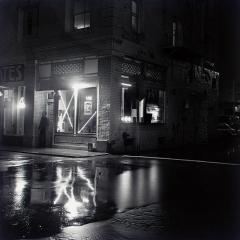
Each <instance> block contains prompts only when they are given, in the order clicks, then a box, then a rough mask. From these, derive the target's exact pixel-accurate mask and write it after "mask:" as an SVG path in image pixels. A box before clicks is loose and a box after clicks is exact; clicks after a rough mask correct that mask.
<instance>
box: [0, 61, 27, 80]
mask: <svg viewBox="0 0 240 240" xmlns="http://www.w3.org/2000/svg"><path fill="white" fill-rule="evenodd" d="M23 71H24V66H23V64H18V65H9V66H3V67H0V82H18V81H23Z"/></svg>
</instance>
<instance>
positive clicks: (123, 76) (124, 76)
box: [121, 75, 129, 79]
mask: <svg viewBox="0 0 240 240" xmlns="http://www.w3.org/2000/svg"><path fill="white" fill-rule="evenodd" d="M121 77H122V78H126V79H129V76H126V75H121Z"/></svg>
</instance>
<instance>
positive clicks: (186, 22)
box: [0, 0, 218, 152]
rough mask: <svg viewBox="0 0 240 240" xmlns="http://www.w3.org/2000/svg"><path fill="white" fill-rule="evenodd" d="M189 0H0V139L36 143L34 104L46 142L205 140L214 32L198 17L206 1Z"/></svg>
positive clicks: (117, 144) (120, 147) (213, 79)
mask: <svg viewBox="0 0 240 240" xmlns="http://www.w3.org/2000/svg"><path fill="white" fill-rule="evenodd" d="M198 2H200V1H194V0H189V1H184V3H183V2H182V1H181V3H180V2H179V1H175V2H173V1H172V2H171V3H169V1H166V0H165V1H160V2H158V1H154V0H146V1H139V0H132V1H131V0H122V1H118V0H114V1H113V0H103V1H98V0H88V1H87V0H65V1H64V0H52V1H47V0H29V1H26V0H12V1H11V3H10V2H9V1H7V0H2V1H0V29H1V33H2V36H3V37H2V38H1V40H0V43H1V44H0V91H1V97H0V105H1V108H0V109H1V110H0V126H1V128H0V141H1V142H2V143H3V144H15V145H23V146H38V134H39V133H38V126H39V121H40V118H41V114H42V112H43V111H46V112H47V116H48V118H49V120H50V125H49V130H48V133H47V146H53V145H55V146H65V147H66V146H68V145H70V146H71V147H84V146H86V144H88V143H93V146H96V149H97V150H98V151H108V150H111V151H113V152H120V151H124V149H125V148H126V145H128V146H127V148H128V149H129V150H131V151H143V150H152V149H157V148H158V147H159V144H161V143H162V142H169V141H168V140H174V141H173V142H175V143H176V144H177V143H178V142H179V143H180V142H182V140H183V142H186V143H187V142H189V141H193V138H194V139H196V141H202V140H203V141H206V140H207V134H205V133H200V132H201V131H202V130H203V131H204V129H207V130H206V131H207V132H208V129H209V123H210V121H209V119H210V118H211V116H214V112H215V110H216V102H217V95H218V93H217V92H218V87H217V86H218V80H217V79H218V73H217V72H216V70H215V69H214V61H215V55H216V53H215V52H213V53H211V52H208V51H207V50H209V49H211V50H212V49H213V48H212V47H211V46H216V45H215V40H216V32H215V31H212V30H213V29H214V28H215V25H213V26H209V25H208V24H206V26H205V25H204V23H208V21H209V20H208V19H207V18H208V17H210V16H211V17H212V11H213V9H214V7H213V6H210V5H209V4H210V3H211V4H213V3H214V1H201V4H202V5H201V4H200V5H199V4H198ZM179 4H180V5H179ZM199 8H200V10H201V11H200V13H201V14H200V15H199V14H196V13H199ZM206 9H207V10H208V11H209V13H208V16H206V15H204V13H206V12H207V10H206ZM214 20H216V19H214ZM205 21H206V22H205ZM199 23H201V24H200V25H199ZM213 24H214V23H213ZM215 24H216V22H215ZM209 28H210V29H209ZM207 34H208V35H207ZM206 36H207V37H208V39H210V40H209V42H208V43H206V44H205V45H204V46H202V44H203V40H204V39H205V37H206ZM199 44H200V45H201V46H200V45H199ZM211 44H212V45H211ZM199 46H200V47H199ZM209 46H210V47H209ZM207 47H208V48H207ZM196 49H197V50H198V51H196ZM214 49H215V48H214ZM199 86H200V87H199ZM210 105H211V106H210ZM200 112H201V113H200ZM186 116H187V117H186ZM189 116H191V117H189ZM203 119H204V121H203ZM189 123H191V124H190V125H191V127H189V126H190V125H189ZM201 124H202V125H201ZM186 125H187V127H186ZM200 130H201V131H200ZM196 131H197V133H196ZM176 135H179V137H177V136H176ZM180 135H181V137H180ZM124 139H125V140H124ZM176 139H178V140H176ZM180 139H181V140H180ZM201 139H202V140H201ZM125 150H126V149H125Z"/></svg>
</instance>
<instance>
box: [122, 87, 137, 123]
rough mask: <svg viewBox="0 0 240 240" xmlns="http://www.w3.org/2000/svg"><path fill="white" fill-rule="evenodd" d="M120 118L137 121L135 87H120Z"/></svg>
mask: <svg viewBox="0 0 240 240" xmlns="http://www.w3.org/2000/svg"><path fill="white" fill-rule="evenodd" d="M121 104H122V106H121V119H122V121H123V122H135V121H137V110H136V95H135V88H134V87H129V88H122V103H121Z"/></svg>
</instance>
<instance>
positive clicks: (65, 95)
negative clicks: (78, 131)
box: [57, 90, 74, 133]
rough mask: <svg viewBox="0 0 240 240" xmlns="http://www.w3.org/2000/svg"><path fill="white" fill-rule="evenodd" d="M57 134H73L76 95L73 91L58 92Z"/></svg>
mask: <svg viewBox="0 0 240 240" xmlns="http://www.w3.org/2000/svg"><path fill="white" fill-rule="evenodd" d="M58 94H59V100H58V120H57V132H60V133H73V124H74V93H73V91H70V90H68V91H58Z"/></svg>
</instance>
